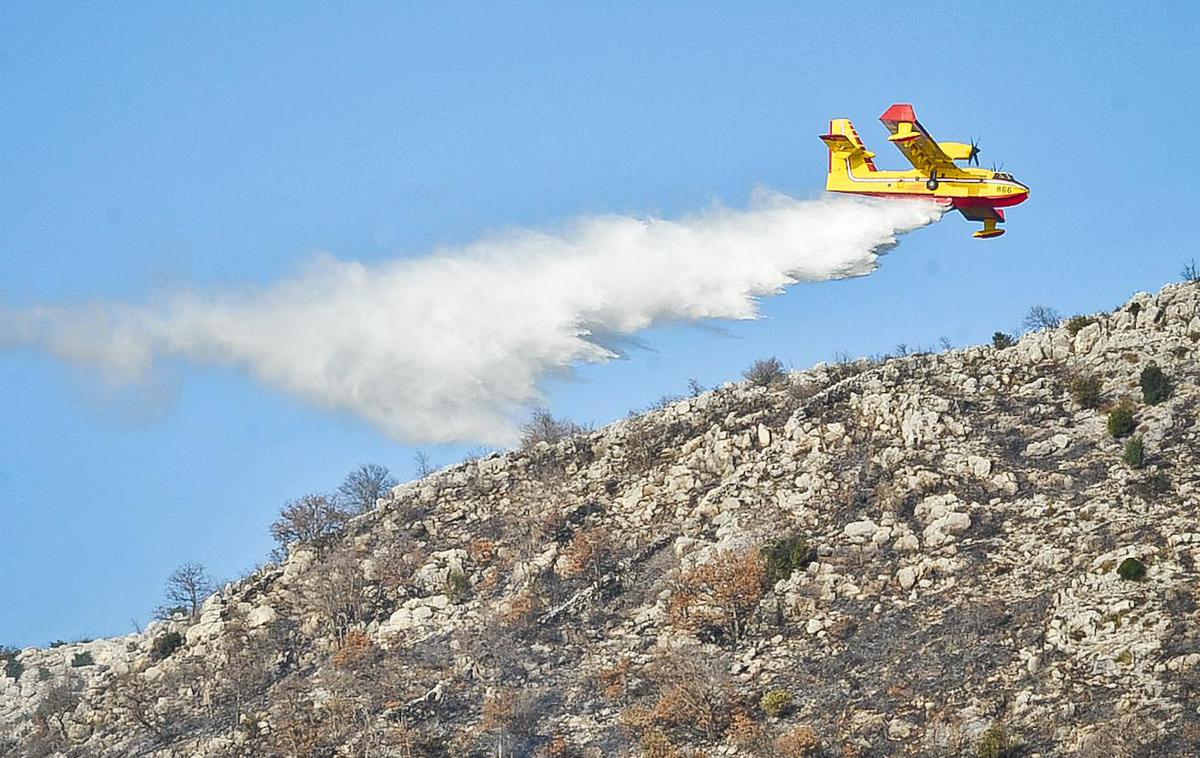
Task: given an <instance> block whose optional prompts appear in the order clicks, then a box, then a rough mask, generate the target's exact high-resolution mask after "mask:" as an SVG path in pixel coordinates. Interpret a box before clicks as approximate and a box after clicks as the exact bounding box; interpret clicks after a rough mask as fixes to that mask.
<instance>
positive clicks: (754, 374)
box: [742, 356, 787, 387]
mask: <svg viewBox="0 0 1200 758" xmlns="http://www.w3.org/2000/svg"><path fill="white" fill-rule="evenodd" d="M742 376H744V377H746V381H748V382H750V383H751V384H753V385H754V386H756V387H771V386H774V385H776V384H779V383H781V382H783V381H784V380H785V379H787V372H786V371H784V369H783V364H782V363H780V362H779V359H778V358H776V357H775V356H771V357H770V358H761V359H759V360H757V361H755V362H754V363H752V364H751V365H750V368H748V369H746V370H745V371H744V372H742Z"/></svg>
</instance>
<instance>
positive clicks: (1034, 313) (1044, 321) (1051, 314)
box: [1023, 305, 1062, 331]
mask: <svg viewBox="0 0 1200 758" xmlns="http://www.w3.org/2000/svg"><path fill="white" fill-rule="evenodd" d="M1023 323H1024V326H1025V328H1026V329H1029V330H1030V331H1036V330H1038V329H1054V328H1056V327H1057V326H1058V325H1059V324H1060V323H1062V314H1060V313H1059V312H1058V311H1056V310H1054V309H1053V308H1051V307H1049V306H1046V305H1035V306H1033V307H1031V308H1030V309H1029V312H1028V313H1026V314H1025V321H1024V322H1023Z"/></svg>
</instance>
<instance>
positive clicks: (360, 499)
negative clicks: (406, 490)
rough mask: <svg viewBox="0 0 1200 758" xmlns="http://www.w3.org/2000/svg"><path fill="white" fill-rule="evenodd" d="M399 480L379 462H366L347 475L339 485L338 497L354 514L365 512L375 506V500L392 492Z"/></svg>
mask: <svg viewBox="0 0 1200 758" xmlns="http://www.w3.org/2000/svg"><path fill="white" fill-rule="evenodd" d="M397 484H399V482H397V481H396V478H395V477H394V476H392V472H391V471H388V467H387V466H381V465H379V464H378V463H364V464H363V465H361V466H359V467H358V468H356V469H354V470H353V471H351V472H350V473H349V474H347V475H346V479H345V481H343V482H342V485H341V486H340V487H338V499H339V501H340V502H341V504H342V505H343V506H344V507H345V509H346V510H347V511H349V512H350V513H352V514H357V513H363V512H365V511H369V510H371V509H372V508H374V507H375V501H376V500H378V499H379V498H381V497H386V496H387V495H388V494H390V493H391V491H392V487H395V486H396V485H397Z"/></svg>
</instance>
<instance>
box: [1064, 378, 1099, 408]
mask: <svg viewBox="0 0 1200 758" xmlns="http://www.w3.org/2000/svg"><path fill="white" fill-rule="evenodd" d="M1101 387H1102V382H1101V381H1100V377H1098V376H1077V377H1075V378H1074V379H1072V380H1071V399H1072V400H1074V401H1075V402H1076V404H1078V405H1079V407H1080V408H1099V407H1100V389H1101Z"/></svg>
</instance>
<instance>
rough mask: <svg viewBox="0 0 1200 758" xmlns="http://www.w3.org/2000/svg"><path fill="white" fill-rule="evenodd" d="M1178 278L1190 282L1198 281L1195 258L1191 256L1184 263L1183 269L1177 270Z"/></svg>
mask: <svg viewBox="0 0 1200 758" xmlns="http://www.w3.org/2000/svg"><path fill="white" fill-rule="evenodd" d="M1179 278H1180V279H1182V280H1184V281H1185V282H1191V283H1192V284H1196V283H1197V282H1200V268H1196V259H1195V258H1192V259H1191V260H1190V261H1188V262H1187V263H1186V264H1185V265H1184V267H1183V269H1182V270H1181V271H1180V272H1179Z"/></svg>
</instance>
